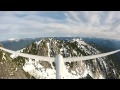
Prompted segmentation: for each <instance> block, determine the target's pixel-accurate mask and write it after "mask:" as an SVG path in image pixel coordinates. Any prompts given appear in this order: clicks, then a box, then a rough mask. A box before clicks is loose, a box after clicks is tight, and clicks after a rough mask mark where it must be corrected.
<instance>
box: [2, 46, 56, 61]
mask: <svg viewBox="0 0 120 90" xmlns="http://www.w3.org/2000/svg"><path fill="white" fill-rule="evenodd" d="M0 49H1V50H4V51H6V52H9V53H12V54H15V55H18V56H22V57H25V58H30V59H36V60H41V61H50V62H54V59H55V58H54V57H53V58H52V57H44V56H37V55H31V54H25V53H19V52H15V51H12V50H9V49H5V48H2V47H0Z"/></svg>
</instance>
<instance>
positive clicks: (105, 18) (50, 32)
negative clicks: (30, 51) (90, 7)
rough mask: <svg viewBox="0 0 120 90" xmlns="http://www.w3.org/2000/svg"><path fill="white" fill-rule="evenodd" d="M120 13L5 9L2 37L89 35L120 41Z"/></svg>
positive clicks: (0, 28)
mask: <svg viewBox="0 0 120 90" xmlns="http://www.w3.org/2000/svg"><path fill="white" fill-rule="evenodd" d="M119 23H120V12H115V11H1V12H0V34H1V35H0V40H5V39H8V38H15V37H16V38H23V37H24V38H26V37H46V36H85V37H86V36H87V37H100V38H108V39H119V40H120V36H119V34H120V30H119V28H120V24H119Z"/></svg>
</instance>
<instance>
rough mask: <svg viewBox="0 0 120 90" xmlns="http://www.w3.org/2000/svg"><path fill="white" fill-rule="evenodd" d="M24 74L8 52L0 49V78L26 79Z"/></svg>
mask: <svg viewBox="0 0 120 90" xmlns="http://www.w3.org/2000/svg"><path fill="white" fill-rule="evenodd" d="M25 74H26V73H25V72H24V71H23V70H22V69H21V68H19V67H18V66H17V65H16V64H15V62H13V59H12V58H10V55H9V54H8V53H6V52H4V51H1V50H0V79H27V77H26V75H25Z"/></svg>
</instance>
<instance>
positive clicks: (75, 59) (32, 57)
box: [0, 47, 120, 62]
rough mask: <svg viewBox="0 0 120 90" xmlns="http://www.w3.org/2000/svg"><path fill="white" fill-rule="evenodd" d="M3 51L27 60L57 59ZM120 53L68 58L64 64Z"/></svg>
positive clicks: (112, 52) (52, 60)
mask: <svg viewBox="0 0 120 90" xmlns="http://www.w3.org/2000/svg"><path fill="white" fill-rule="evenodd" d="M0 49H1V50H4V51H6V52H9V53H12V54H15V55H18V56H22V57H25V58H30V59H36V60H41V61H51V62H54V61H55V58H54V57H45V56H37V55H31V54H25V53H19V52H16V51H12V50H9V49H5V48H2V47H0ZM117 52H120V50H115V51H111V52H107V53H102V54H97V55H91V56H83V57H68V58H64V59H63V60H64V62H73V61H80V60H91V59H95V58H100V57H105V56H108V55H111V54H114V53H117Z"/></svg>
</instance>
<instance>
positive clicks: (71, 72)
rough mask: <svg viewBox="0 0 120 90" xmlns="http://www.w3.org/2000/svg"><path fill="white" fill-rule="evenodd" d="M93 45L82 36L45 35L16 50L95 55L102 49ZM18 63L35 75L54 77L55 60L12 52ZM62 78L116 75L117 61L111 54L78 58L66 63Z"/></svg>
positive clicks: (64, 54)
mask: <svg viewBox="0 0 120 90" xmlns="http://www.w3.org/2000/svg"><path fill="white" fill-rule="evenodd" d="M94 46H95V45H91V44H88V43H86V42H84V41H83V40H82V39H81V38H73V39H71V40H58V39H54V38H45V39H41V40H40V41H36V42H34V43H32V44H30V45H28V46H27V47H25V48H24V49H22V50H20V51H19V52H23V53H29V54H33V55H40V56H48V57H55V56H56V55H57V54H58V53H60V54H61V55H63V57H77V56H87V55H95V54H99V53H101V51H100V50H97V49H96V47H94ZM11 57H12V58H13V59H14V60H15V61H16V63H17V64H18V66H20V67H23V70H24V71H25V72H28V73H29V74H30V75H32V76H34V77H35V78H37V79H45V78H46V79H54V78H56V77H55V73H56V71H55V63H51V62H46V61H40V62H39V61H38V60H31V59H29V60H28V59H26V58H22V57H16V56H14V55H12V56H11ZM65 65H66V67H65V74H64V77H63V78H65V79H67V78H68V79H80V78H93V79H104V78H105V79H108V78H109V79H111V78H114V79H116V78H119V69H118V68H117V66H119V65H116V63H115V62H114V61H113V60H112V59H111V58H110V57H103V58H98V59H94V60H90V61H78V62H72V63H69V62H67V63H65Z"/></svg>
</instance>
